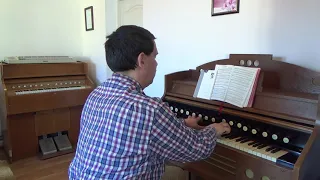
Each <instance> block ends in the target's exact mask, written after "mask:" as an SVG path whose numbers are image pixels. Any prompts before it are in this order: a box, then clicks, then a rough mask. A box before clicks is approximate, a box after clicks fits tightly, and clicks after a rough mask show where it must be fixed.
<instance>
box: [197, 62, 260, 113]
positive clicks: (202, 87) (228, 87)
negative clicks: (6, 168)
mask: <svg viewBox="0 0 320 180" xmlns="http://www.w3.org/2000/svg"><path fill="white" fill-rule="evenodd" d="M259 74H260V68H254V67H242V66H234V65H216V68H215V69H214V70H201V72H200V76H199V80H198V83H197V87H196V89H195V92H194V95H193V97H197V98H203V99H209V100H218V101H223V102H227V103H230V104H232V105H235V106H238V107H241V108H242V107H252V103H253V99H254V95H255V91H256V88H257V83H258V79H259Z"/></svg>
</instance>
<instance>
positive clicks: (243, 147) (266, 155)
mask: <svg viewBox="0 0 320 180" xmlns="http://www.w3.org/2000/svg"><path fill="white" fill-rule="evenodd" d="M239 138H241V137H236V138H233V139H229V138H225V137H220V138H218V139H217V142H218V143H221V144H224V145H226V146H229V147H232V148H234V149H238V150H240V151H243V152H246V153H248V154H251V155H254V156H257V157H260V158H263V159H266V160H269V161H272V162H276V161H277V159H278V158H279V157H281V156H283V155H285V154H287V153H288V152H287V151H285V150H280V151H278V152H276V153H272V152H271V151H272V150H270V151H268V152H267V151H266V150H267V149H268V148H270V147H272V146H266V147H263V148H261V149H258V146H256V147H253V144H251V145H249V144H250V143H251V142H254V141H253V140H250V141H247V142H245V143H241V142H240V141H238V142H237V141H236V140H237V139H239Z"/></svg>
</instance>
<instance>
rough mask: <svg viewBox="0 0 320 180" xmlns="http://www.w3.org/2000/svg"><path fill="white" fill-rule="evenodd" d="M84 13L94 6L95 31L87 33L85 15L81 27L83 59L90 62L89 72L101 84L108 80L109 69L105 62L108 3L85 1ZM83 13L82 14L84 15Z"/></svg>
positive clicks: (102, 0) (101, 0)
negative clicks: (86, 9) (85, 9)
mask: <svg viewBox="0 0 320 180" xmlns="http://www.w3.org/2000/svg"><path fill="white" fill-rule="evenodd" d="M83 1H84V2H83V4H82V7H81V9H82V11H83V13H84V10H83V9H84V8H86V7H89V6H93V17H94V30H92V31H86V30H85V26H84V15H83V16H81V17H83V19H82V22H83V27H81V32H82V38H83V44H82V52H83V56H84V57H83V58H84V59H86V60H87V61H88V62H89V72H90V76H91V77H92V79H93V80H94V81H95V82H96V83H97V84H100V83H101V82H103V81H105V80H106V78H107V70H108V69H109V68H108V66H107V63H106V60H105V53H104V43H105V37H106V17H107V16H106V7H107V6H106V2H105V0H83ZM83 13H82V14H83Z"/></svg>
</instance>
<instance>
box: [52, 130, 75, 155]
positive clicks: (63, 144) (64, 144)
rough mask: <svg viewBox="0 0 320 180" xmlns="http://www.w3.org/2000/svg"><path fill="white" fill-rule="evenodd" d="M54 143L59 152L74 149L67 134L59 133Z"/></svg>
mask: <svg viewBox="0 0 320 180" xmlns="http://www.w3.org/2000/svg"><path fill="white" fill-rule="evenodd" d="M54 141H55V143H56V145H57V148H58V150H59V151H65V150H70V149H72V145H71V143H70V141H69V138H68V136H67V135H66V134H64V135H62V134H61V133H58V136H55V137H54Z"/></svg>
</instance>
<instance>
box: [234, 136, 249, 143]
mask: <svg viewBox="0 0 320 180" xmlns="http://www.w3.org/2000/svg"><path fill="white" fill-rule="evenodd" d="M244 139H247V138H246V137H241V138H239V139H237V140H236V142H239V141H242V140H244Z"/></svg>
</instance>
